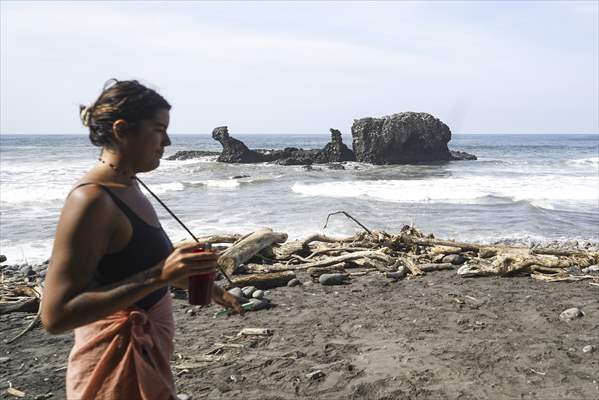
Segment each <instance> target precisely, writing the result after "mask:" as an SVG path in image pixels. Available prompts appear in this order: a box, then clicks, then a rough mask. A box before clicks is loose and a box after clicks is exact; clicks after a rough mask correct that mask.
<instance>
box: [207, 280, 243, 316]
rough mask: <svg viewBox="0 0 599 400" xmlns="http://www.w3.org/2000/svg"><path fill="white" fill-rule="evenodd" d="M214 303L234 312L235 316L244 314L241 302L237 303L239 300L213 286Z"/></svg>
mask: <svg viewBox="0 0 599 400" xmlns="http://www.w3.org/2000/svg"><path fill="white" fill-rule="evenodd" d="M212 301H214V302H215V303H216V304H218V305H220V306H223V307H225V308H230V309H231V310H233V314H239V315H243V314H244V310H243V308H242V307H241V304H239V301H237V298H235V296H233V295H232V294H231V293H229V292H227V291H226V290H223V288H221V287H220V286H218V285H214V286H212Z"/></svg>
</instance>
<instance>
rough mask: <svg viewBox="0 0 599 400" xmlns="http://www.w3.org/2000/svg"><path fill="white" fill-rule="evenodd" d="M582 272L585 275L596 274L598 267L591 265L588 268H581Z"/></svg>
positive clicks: (598, 271)
mask: <svg viewBox="0 0 599 400" xmlns="http://www.w3.org/2000/svg"><path fill="white" fill-rule="evenodd" d="M582 272H584V273H585V274H597V273H599V265H591V266H590V267H587V268H583V270H582Z"/></svg>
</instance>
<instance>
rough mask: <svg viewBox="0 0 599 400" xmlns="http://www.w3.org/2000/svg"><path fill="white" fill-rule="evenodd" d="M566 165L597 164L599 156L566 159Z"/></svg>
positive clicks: (598, 163)
mask: <svg viewBox="0 0 599 400" xmlns="http://www.w3.org/2000/svg"><path fill="white" fill-rule="evenodd" d="M566 164H568V165H575V166H599V157H588V158H578V159H575V160H568V161H566Z"/></svg>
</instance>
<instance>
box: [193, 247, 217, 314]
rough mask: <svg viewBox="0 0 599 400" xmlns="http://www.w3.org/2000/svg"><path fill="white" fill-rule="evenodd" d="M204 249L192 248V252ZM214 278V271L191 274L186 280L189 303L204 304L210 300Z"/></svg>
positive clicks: (199, 251)
mask: <svg viewBox="0 0 599 400" xmlns="http://www.w3.org/2000/svg"><path fill="white" fill-rule="evenodd" d="M204 251H206V249H197V250H194V251H193V252H194V253H202V252H204ZM215 278H216V271H212V272H207V273H203V274H197V275H191V276H190V277H189V281H188V287H189V289H188V290H189V304H193V305H196V306H206V305H208V304H210V302H211V301H212V286H213V285H214V279H215Z"/></svg>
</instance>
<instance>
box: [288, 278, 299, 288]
mask: <svg viewBox="0 0 599 400" xmlns="http://www.w3.org/2000/svg"><path fill="white" fill-rule="evenodd" d="M301 284H302V281H300V280H299V279H297V278H293V279H292V280H290V281H289V282H287V286H289V287H294V286H299V285H301Z"/></svg>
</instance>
